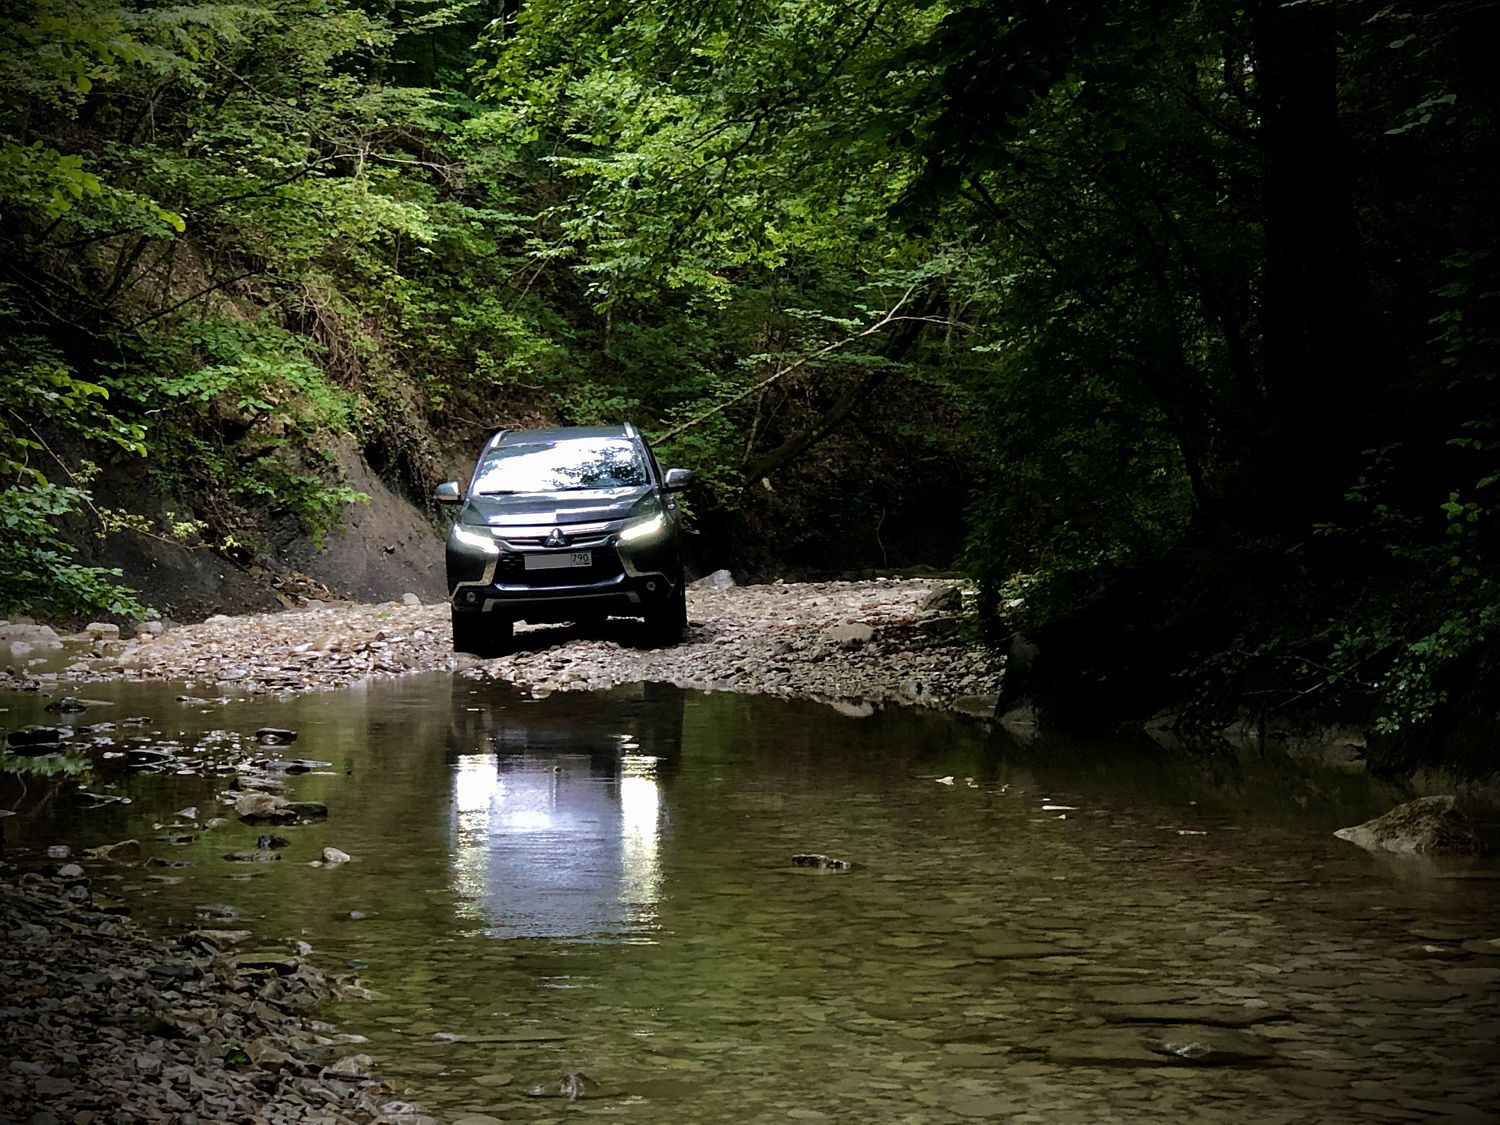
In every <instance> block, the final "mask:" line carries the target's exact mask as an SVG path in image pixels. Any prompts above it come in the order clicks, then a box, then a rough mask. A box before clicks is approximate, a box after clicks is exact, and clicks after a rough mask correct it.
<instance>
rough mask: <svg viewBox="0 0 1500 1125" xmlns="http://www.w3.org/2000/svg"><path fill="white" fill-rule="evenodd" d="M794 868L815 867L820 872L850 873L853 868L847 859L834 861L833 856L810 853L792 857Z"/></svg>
mask: <svg viewBox="0 0 1500 1125" xmlns="http://www.w3.org/2000/svg"><path fill="white" fill-rule="evenodd" d="M792 865H793V866H794V867H813V868H817V869H818V870H820V871H848V870H849V868H850V867H852V866H853V864H851V863H850V862H849V861H848V860H847V859H834V858H833V857H832V856H827V855H821V854H818V853H815V852H809V853H806V854H803V855H794V856H792Z"/></svg>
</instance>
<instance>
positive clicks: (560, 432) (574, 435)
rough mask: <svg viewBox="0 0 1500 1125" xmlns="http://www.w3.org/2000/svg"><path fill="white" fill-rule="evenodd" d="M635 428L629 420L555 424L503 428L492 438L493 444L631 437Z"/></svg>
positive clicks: (525, 443) (528, 443)
mask: <svg viewBox="0 0 1500 1125" xmlns="http://www.w3.org/2000/svg"><path fill="white" fill-rule="evenodd" d="M635 436H637V435H636V429H635V427H634V426H632V425H631V424H630V423H629V422H626V423H625V424H624V425H621V426H555V427H553V428H552V429H547V430H505V431H502V432H500V433H499V434H498V435H496V437H494V438H492V439H491V440H492V442H493V444H495V445H530V444H533V443H539V442H555V441H571V440H575V439H578V438H633V437H635Z"/></svg>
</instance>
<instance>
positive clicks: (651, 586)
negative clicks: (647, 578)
mask: <svg viewBox="0 0 1500 1125" xmlns="http://www.w3.org/2000/svg"><path fill="white" fill-rule="evenodd" d="M646 590H647V591H648V592H649V593H652V594H654V593H656V583H655V582H647V583H646Z"/></svg>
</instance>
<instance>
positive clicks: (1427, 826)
mask: <svg viewBox="0 0 1500 1125" xmlns="http://www.w3.org/2000/svg"><path fill="white" fill-rule="evenodd" d="M1457 804H1458V799H1457V798H1456V797H1451V796H1445V797H1419V798H1418V799H1417V800H1415V801H1408V802H1407V803H1406V804H1404V805H1397V806H1396V807H1395V808H1394V809H1392V810H1391V811H1390V812H1388V813H1386V814H1385V815H1384V816H1378V817H1376V818H1375V819H1374V820H1367V821H1365V823H1363V824H1357V825H1355V826H1354V827H1352V828H1340V829H1339V830H1338V831H1337V832H1335V833H1334V835H1335V836H1337V837H1338V838H1339V839H1340V840H1347V841H1349V843H1351V844H1356V845H1358V846H1359V847H1361V848H1364V849H1366V850H1367V851H1372V852H1395V853H1396V854H1398V855H1478V854H1480V852H1481V851H1482V850H1483V848H1482V846H1481V844H1480V840H1479V836H1478V834H1477V833H1476V832H1475V830H1474V825H1473V823H1472V822H1471V821H1470V820H1469V818H1468V817H1467V816H1465V815H1464V814H1463V813H1462V812H1461V811H1459V809H1458V808H1457Z"/></svg>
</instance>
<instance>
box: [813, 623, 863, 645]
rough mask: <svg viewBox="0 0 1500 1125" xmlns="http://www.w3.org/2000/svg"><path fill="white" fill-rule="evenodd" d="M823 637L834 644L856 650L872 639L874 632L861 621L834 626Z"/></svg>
mask: <svg viewBox="0 0 1500 1125" xmlns="http://www.w3.org/2000/svg"><path fill="white" fill-rule="evenodd" d="M825 635H826V636H827V637H828V639H829V640H830V641H832V642H833V643H834V644H838V645H845V646H850V647H855V648H857V647H859V646H860V645H863V644H868V643H869V642H870V641H871V640H872V639H874V636H875V630H874V629H873V628H872V627H870V626H869V625H866V624H865V623H864V622H863V621H851V622H849V623H848V624H847V625H835V626H834V627H833V628H832V629H829V630H828V632H827V634H825Z"/></svg>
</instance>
